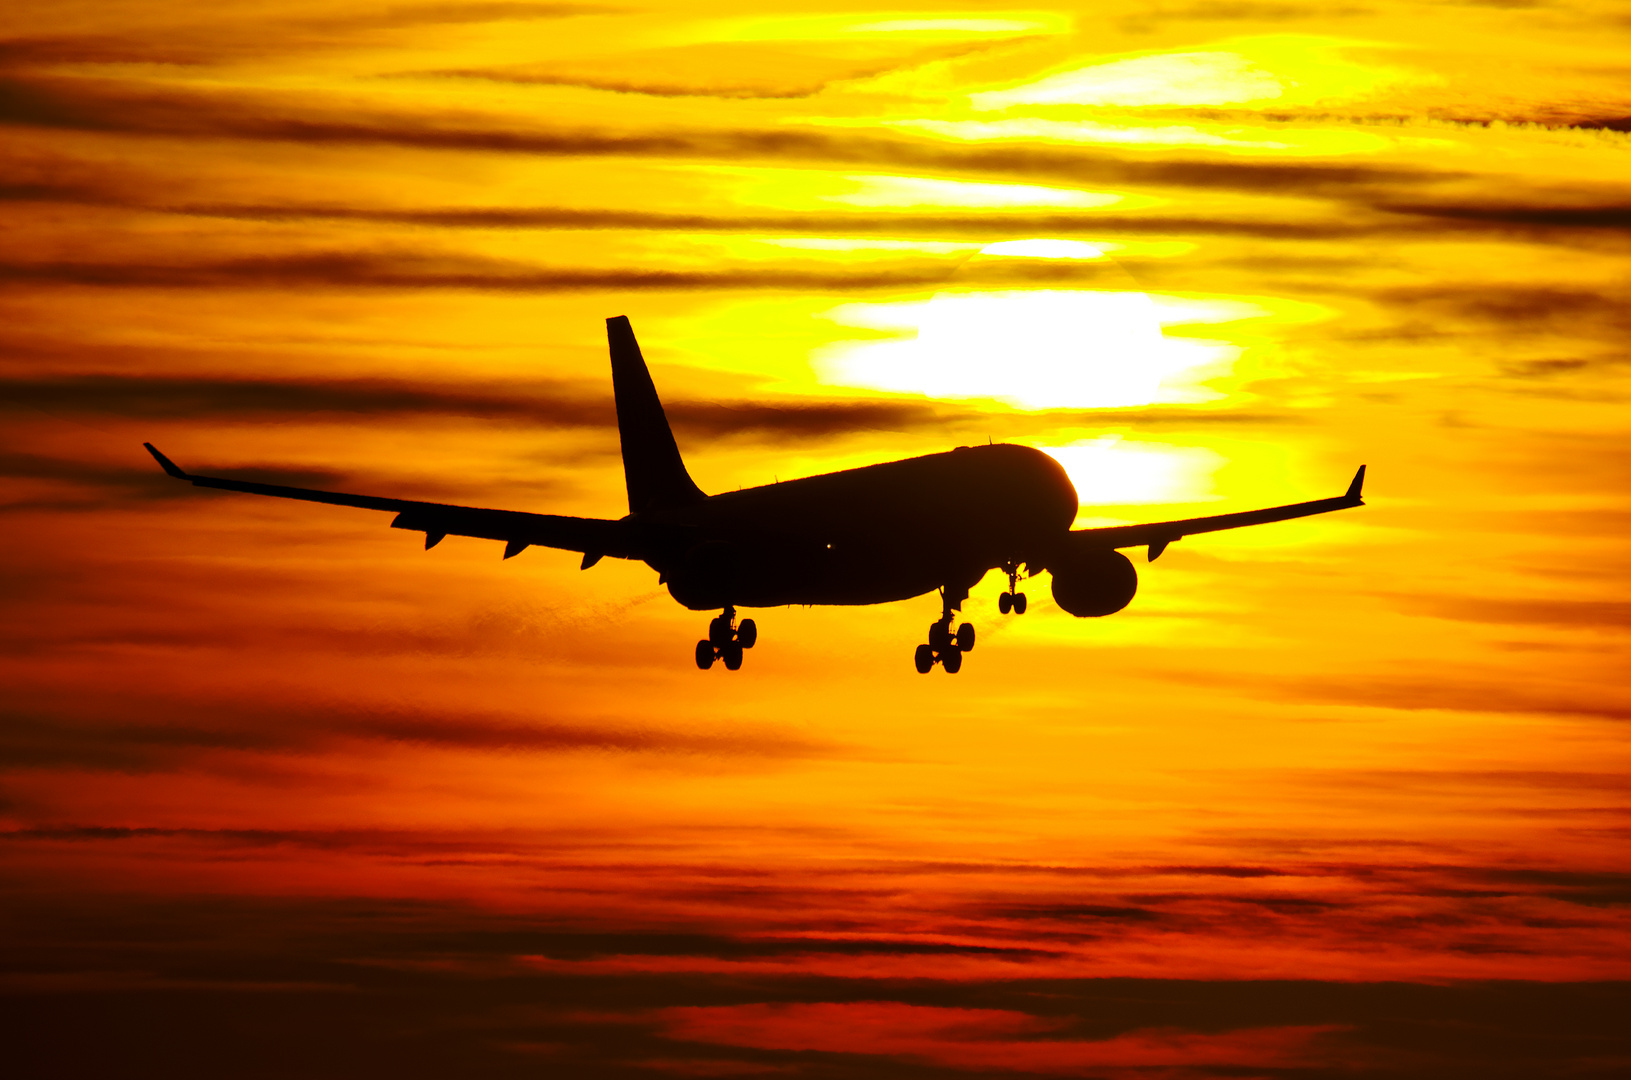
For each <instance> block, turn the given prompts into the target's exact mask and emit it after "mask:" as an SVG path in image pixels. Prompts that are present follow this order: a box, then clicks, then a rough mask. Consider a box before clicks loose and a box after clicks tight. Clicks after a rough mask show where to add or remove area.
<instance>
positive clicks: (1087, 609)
mask: <svg viewBox="0 0 1631 1080" xmlns="http://www.w3.org/2000/svg"><path fill="white" fill-rule="evenodd" d="M1048 569H1049V570H1050V571H1051V572H1052V573H1053V602H1054V603H1056V604H1058V605H1059V606H1060V607H1062V608H1064V609H1065V610H1066V611H1068V612H1070V613H1071V614H1072V615H1074V616H1076V617H1077V618H1078V619H1083V618H1089V617H1097V616H1100V615H1112V614H1114V613H1116V612H1118V611H1120V610H1121V609H1122V608H1124V607H1126V606H1127V605H1128V604H1129V603H1131V602H1132V599H1133V594H1134V593H1136V592H1137V591H1138V571H1137V570H1134V569H1133V564H1132V563H1131V562H1130V561H1129V560H1128V558H1127V556H1125V555H1123V554H1122V553H1121V552H1119V551H1114V550H1111V549H1108V548H1072V549H1071V550H1069V551H1067V552H1066V553H1065V554H1064V555H1063V556H1061V557H1059V558H1057V559H1055V560H1054V561H1053V563H1052V565H1050V566H1049V567H1048Z"/></svg>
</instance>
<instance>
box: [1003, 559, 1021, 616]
mask: <svg viewBox="0 0 1631 1080" xmlns="http://www.w3.org/2000/svg"><path fill="white" fill-rule="evenodd" d="M1002 569H1003V572H1005V573H1006V574H1007V575H1008V591H1007V592H1005V593H1003V594H1002V595H1001V596H999V597H997V610H998V611H1000V612H1002V613H1003V614H1004V615H1006V614H1008V613H1009V612H1010V611H1012V612H1013V613H1014V614H1015V615H1023V614H1025V594H1024V593H1022V592H1018V591H1016V590H1017V589H1018V588H1019V564H1018V563H1004V564H1003V567H1002Z"/></svg>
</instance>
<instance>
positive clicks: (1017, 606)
mask: <svg viewBox="0 0 1631 1080" xmlns="http://www.w3.org/2000/svg"><path fill="white" fill-rule="evenodd" d="M1014 614H1015V615H1023V614H1025V594H1024V593H1022V592H1017V593H1015V594H1014Z"/></svg>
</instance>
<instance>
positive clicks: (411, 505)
mask: <svg viewBox="0 0 1631 1080" xmlns="http://www.w3.org/2000/svg"><path fill="white" fill-rule="evenodd" d="M606 337H607V341H608V343H609V345H610V347H611V359H612V390H613V394H614V396H615V398H616V402H617V427H618V433H619V435H620V437H621V439H622V445H623V476H624V480H625V482H626V484H627V487H628V496H629V512H628V514H627V515H626V516H624V517H621V518H618V519H616V520H612V519H604V518H579V517H560V516H557V515H554V514H530V513H525V512H523V511H519V510H486V509H481V508H478V507H473V506H450V505H447V504H445V503H431V502H416V501H413V500H410V499H387V498H381V497H379V496H375V495H347V494H344V493H342V492H337V491H318V490H314V489H311V488H297V487H284V486H282V485H280V484H261V483H255V482H252V481H248V480H232V479H229V478H224V477H219V476H195V475H193V474H192V473H188V472H184V471H182V470H181V468H180V467H178V466H177V465H176V464H175V462H173V461H171V460H170V459H169V458H167V457H165V456H164V455H163V454H161V453H159V451H158V450H157V449H155V448H154V446H153V444H152V443H143V444H142V445H143V446H145V447H146V448H147V451H148V453H150V454H152V455H153V457H154V458H155V459H157V461H158V463H159V465H160V466H162V467H163V469H164V471H165V472H166V473H168V474H170V475H171V476H173V477H175V478H176V479H178V480H190V481H192V483H193V484H194V485H195V486H197V487H207V488H221V489H223V490H226V491H245V492H250V493H251V494H255V495H275V496H278V497H280V498H286V499H305V500H307V501H309V502H320V503H332V504H335V505H337V506H358V507H362V508H363V509H366V510H391V511H395V512H396V518H395V519H394V520H393V521H392V522H391V527H392V528H394V529H412V530H415V531H418V532H423V533H424V534H425V548H426V549H427V550H428V549H430V548H433V547H435V546H436V545H437V544H439V543H441V542H442V539H443V537H446V536H475V537H481V538H483V539H487V540H502V541H504V557H505V558H506V559H508V558H511V557H512V556H515V555H518V554H520V553H521V552H522V551H523V550H525V549H526V548H527V547H529V546H532V545H537V546H540V547H552V548H561V549H564V550H566V551H575V552H581V553H582V554H583V564H582V568H583V569H585V570H587V569H589V567H591V566H593V565H595V563H597V562H599V561H600V560H601V559H602V558H604V557H606V556H608V555H609V556H612V557H613V558H619V559H639V560H641V561H642V562H644V563H646V565H648V566H650V567H651V568H652V569H654V570H656V571H657V572H658V574H659V575H660V576H659V579H658V580H659V582H660V583H662V584H666V585H667V586H668V591H669V593H670V594H671V595H672V596H673V597H674V599H675V600H678V601H679V602H680V603H681V604H683V605H685V606H686V607H687V608H689V609H691V610H692V611H710V610H714V609H718V610H719V611H720V612H721V614H720V615H719V616H717V617H716V618H715V619H714V620H713V621H712V622H711V623H710V624H709V627H708V636H707V637H706V638H705V639H703V640H701V641H699V642H697V646H696V662H697V666H698V667H699V668H703V669H705V670H706V669H707V668H710V667H712V666H713V664H714V662H715V661H716V660H723V661H724V663H725V667H726V668H728V669H730V670H732V671H735V670H736V669H738V668H740V667H741V666H742V652H743V650H744V649H751V648H753V645H754V642H755V641H756V640H757V639H758V636H759V635H758V627H757V626H756V625H755V623H754V621H753V620H752V619H743V620H742V621H741V622H740V623H738V622H737V620H736V609H737V607H738V606H741V607H781V606H784V605H790V604H805V605H810V604H885V603H890V602H892V601H895V600H906V599H909V598H911V597H914V596H921V595H923V594H925V593H929V592H934V591H936V590H939V592H940V595H941V615H940V618H939V619H938V620H937V621H935V622H934V623H932V624H931V625H930V627H929V640H928V641H927V642H925V643H924V644H921V645H919V646H918V647H917V651H916V653H915V655H914V657H913V659H914V662H915V663H916V666H917V670H918V671H919V672H922V673H924V674H927V673H928V672H929V671H930V669H932V668H933V667H934V666H935V665H936V664H939V665H940V666H941V667H943V668H944V669H945V670H946V671H947V672H948V673H951V674H955V673H956V672H957V671H959V670H960V669H961V668H962V666H963V654H964V653H965V652H968V651H969V650H971V649H973V648H974V627H973V625H972V624H970V623H966V622H965V623H963V624H962V625H961V626H959V627H958V628H957V630H956V631H953V630H952V628H951V622H952V613H953V612H955V611H958V610H959V609H960V608H961V606H962V603H963V601H964V600H966V599H968V592H969V589H971V588H972V587H973V586H974V585H975V584H976V583H977V582H978V581H979V580H980V579H981V578H982V577H984V576H985V574H986V573H987V571H990V570H993V569H997V570H1001V571H1002V572H1003V573H1005V574H1007V575H1008V590H1007V591H1006V592H1004V593H1003V594H1002V595H1001V597H1000V598H999V599H998V603H997V606H998V609H999V610H1000V611H1001V612H1002V613H1003V614H1004V615H1006V614H1008V613H1009V612H1010V611H1012V612H1014V613H1015V614H1019V615H1023V614H1024V613H1025V609H1026V600H1025V594H1024V593H1022V592H1020V591H1019V580H1020V576H1021V568H1023V569H1024V571H1025V576H1027V577H1033V576H1035V575H1036V574H1038V573H1041V572H1042V571H1044V570H1046V571H1048V572H1049V574H1050V575H1051V576H1052V584H1053V599H1054V602H1055V603H1057V604H1058V605H1059V606H1060V607H1061V608H1063V609H1064V610H1065V611H1068V612H1069V613H1070V614H1072V615H1075V616H1077V617H1081V618H1086V617H1096V616H1102V615H1110V614H1113V613H1114V612H1117V611H1120V610H1121V609H1122V608H1124V607H1126V606H1127V604H1128V603H1129V602H1130V601H1131V600H1132V598H1133V594H1134V593H1135V592H1136V591H1137V590H1138V572H1137V571H1136V570H1134V569H1133V564H1132V562H1131V561H1129V560H1128V558H1127V557H1126V556H1125V555H1123V554H1122V553H1121V552H1120V551H1119V550H1117V549H1119V548H1133V547H1145V548H1148V552H1149V556H1148V558H1149V561H1150V562H1154V561H1155V560H1156V559H1157V558H1159V557H1160V555H1161V553H1162V552H1163V551H1165V550H1166V548H1167V545H1168V544H1171V543H1172V542H1173V541H1175V540H1179V539H1182V538H1183V537H1186V536H1193V535H1195V534H1197V533H1205V532H1216V531H1218V530H1220V529H1236V528H1240V527H1241V526H1244V525H1260V524H1263V523H1265V522H1270V521H1285V520H1288V519H1290V518H1298V517H1306V516H1308V515H1310V514H1324V513H1328V512H1330V511H1332V510H1344V509H1347V508H1348V507H1352V506H1363V505H1364V500H1363V499H1361V498H1360V488H1361V487H1362V486H1363V484H1364V482H1365V466H1363V465H1361V466H1360V467H1359V471H1358V472H1356V473H1355V474H1354V478H1353V482H1352V483H1351V484H1349V485H1348V490H1347V491H1346V492H1345V493H1344V494H1342V495H1339V496H1337V497H1335V498H1330V499H1315V500H1313V501H1310V502H1300V503H1292V504H1290V505H1287V506H1273V507H1269V508H1267V509H1263V510H1248V511H1244V512H1241V513H1234V514H1216V515H1213V516H1210V517H1197V518H1186V519H1184V520H1181V521H1156V522H1150V523H1148V524H1141V525H1115V526H1110V527H1107V528H1097V529H1076V530H1072V529H1071V527H1070V525H1071V522H1072V521H1074V520H1075V518H1076V513H1077V510H1078V505H1079V504H1078V499H1077V496H1076V489H1075V487H1074V486H1072V484H1071V482H1070V478H1069V477H1068V476H1067V475H1066V474H1065V470H1064V469H1063V468H1062V467H1061V466H1060V464H1059V463H1058V462H1057V461H1055V460H1054V459H1053V458H1051V457H1049V456H1048V455H1047V454H1044V453H1042V451H1040V450H1034V449H1032V448H1030V447H1028V446H1014V445H1011V444H1007V443H999V444H995V445H988V446H960V447H958V448H957V449H955V450H951V451H949V452H946V453H941V454H928V455H925V456H923V457H915V458H908V459H907V460H905V461H894V462H889V463H887V464H883V465H869V466H866V467H865V468H860V469H846V470H844V471H842V472H835V473H826V474H824V475H821V476H810V477H805V478H804V479H802V480H789V481H786V482H778V483H774V484H767V485H765V486H763V487H756V488H747V489H745V490H741V491H727V492H724V493H722V494H719V495H705V494H703V492H702V490H701V489H700V488H698V487H697V485H696V484H695V483H694V482H692V480H691V475H690V474H689V473H688V472H686V470H685V463H684V462H683V461H682V460H681V459H680V451H679V447H678V446H677V445H676V444H675V442H674V434H673V432H672V431H671V430H670V428H669V426H668V418H667V416H666V415H665V414H664V413H663V406H662V402H661V401H659V400H658V398H657V389H656V387H655V386H654V385H653V384H652V381H651V373H650V372H649V371H647V369H646V362H645V359H644V358H643V357H642V356H641V355H640V346H639V344H638V343H637V342H636V341H635V339H634V330H633V329H632V328H631V327H630V326H629V320H628V319H627V318H625V317H624V316H621V315H620V316H617V317H616V318H611V319H607V320H606Z"/></svg>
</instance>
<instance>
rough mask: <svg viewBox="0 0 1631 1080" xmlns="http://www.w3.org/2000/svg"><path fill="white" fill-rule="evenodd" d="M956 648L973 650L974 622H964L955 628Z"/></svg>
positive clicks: (967, 650)
mask: <svg viewBox="0 0 1631 1080" xmlns="http://www.w3.org/2000/svg"><path fill="white" fill-rule="evenodd" d="M957 649H958V651H959V652H973V651H974V624H973V623H964V624H963V625H962V626H959V627H958V628H957Z"/></svg>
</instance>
